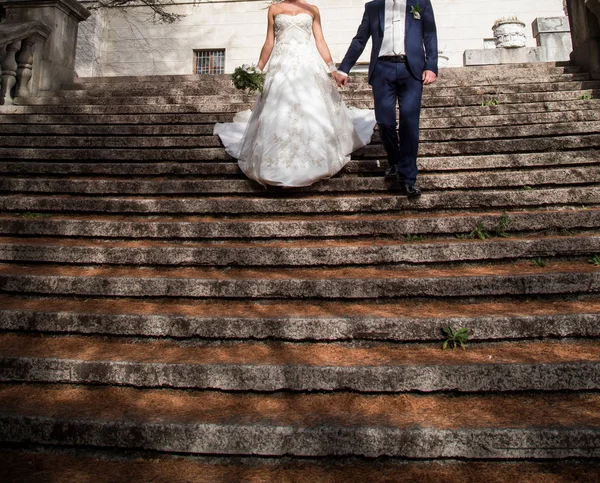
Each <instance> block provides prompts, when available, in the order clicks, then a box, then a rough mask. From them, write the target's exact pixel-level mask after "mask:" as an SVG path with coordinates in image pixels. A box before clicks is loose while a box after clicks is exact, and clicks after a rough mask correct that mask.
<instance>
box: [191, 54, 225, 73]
mask: <svg viewBox="0 0 600 483" xmlns="http://www.w3.org/2000/svg"><path fill="white" fill-rule="evenodd" d="M224 73H225V51H224V50H194V74H224Z"/></svg>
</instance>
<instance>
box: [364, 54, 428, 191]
mask: <svg viewBox="0 0 600 483" xmlns="http://www.w3.org/2000/svg"><path fill="white" fill-rule="evenodd" d="M371 86H372V87H373V97H374V99H375V118H376V119H377V124H378V125H379V136H380V137H381V140H382V142H383V146H384V148H385V151H386V153H387V156H388V163H389V165H390V166H396V168H397V170H398V175H399V180H400V181H401V182H404V183H408V184H414V183H415V182H416V181H417V153H418V151H419V119H420V117H421V97H422V95H423V82H422V81H420V80H417V79H415V78H414V77H413V76H412V75H411V73H410V72H409V70H408V65H407V64H404V63H393V62H387V61H383V60H381V61H378V62H377V65H376V66H375V70H374V71H373V76H372V77H371ZM396 103H398V106H399V108H400V126H399V128H397V125H396ZM398 135H400V137H398Z"/></svg>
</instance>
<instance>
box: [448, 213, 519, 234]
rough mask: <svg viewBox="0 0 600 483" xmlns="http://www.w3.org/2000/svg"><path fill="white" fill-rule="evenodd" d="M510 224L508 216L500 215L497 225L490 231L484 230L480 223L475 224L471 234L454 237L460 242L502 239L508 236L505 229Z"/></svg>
mask: <svg viewBox="0 0 600 483" xmlns="http://www.w3.org/2000/svg"><path fill="white" fill-rule="evenodd" d="M511 222H512V221H511V219H510V216H508V214H507V213H502V216H501V217H500V220H499V221H498V224H497V225H496V226H495V227H494V228H492V229H491V230H488V229H486V228H485V225H484V224H483V222H480V223H478V224H477V226H476V227H475V229H474V230H473V231H472V232H470V233H459V234H457V235H456V238H458V239H461V240H466V239H469V238H478V239H480V240H488V239H490V238H494V237H499V238H504V237H507V236H508V233H506V229H507V228H508V226H509V225H510V224H511Z"/></svg>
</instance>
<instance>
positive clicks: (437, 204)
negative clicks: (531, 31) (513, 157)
mask: <svg viewBox="0 0 600 483" xmlns="http://www.w3.org/2000/svg"><path fill="white" fill-rule="evenodd" d="M284 193H285V192H284ZM280 194H281V193H280ZM597 204H600V188H599V187H597V186H589V187H570V188H552V189H550V188H548V189H532V190H471V191H447V192H433V193H427V192H425V193H424V194H423V196H421V197H420V198H419V199H417V200H407V199H406V197H404V196H396V195H394V194H393V193H389V194H387V193H381V194H375V193H373V194H362V195H358V196H357V195H350V194H344V195H335V194H331V195H320V196H317V195H311V196H300V194H298V195H296V196H295V197H292V196H287V197H281V196H274V197H273V198H267V197H265V196H261V197H256V198H249V197H242V196H237V197H234V196H213V197H205V196H195V197H180V198H177V197H175V196H172V195H171V196H153V197H140V196H132V197H123V196H110V197H100V196H89V197H86V196H68V195H50V196H48V195H47V196H43V195H24V194H20V195H3V196H0V211H24V212H34V214H35V213H37V212H47V211H59V212H60V211H66V212H88V213H90V212H91V213H147V214H150V213H153V214H165V213H174V214H177V215H184V214H196V215H198V214H210V215H215V214H217V213H218V214H229V215H240V214H247V213H248V214H250V213H252V214H257V213H260V214H269V215H290V214H298V215H301V214H307V213H311V214H312V213H314V214H322V213H346V214H356V213H361V212H362V213H365V214H368V213H377V212H389V211H398V210H402V211H407V210H408V211H421V210H433V209H438V210H440V209H441V210H452V209H467V208H468V209H476V208H477V209H485V210H489V209H493V208H495V209H500V208H504V209H510V210H516V209H524V208H528V207H542V206H547V207H556V206H569V207H578V206H579V207H581V206H582V205H585V207H588V205H597Z"/></svg>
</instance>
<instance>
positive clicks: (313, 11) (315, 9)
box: [306, 3, 321, 17]
mask: <svg viewBox="0 0 600 483" xmlns="http://www.w3.org/2000/svg"><path fill="white" fill-rule="evenodd" d="M306 8H307V9H308V10H310V13H311V14H312V16H313V17H317V16H319V15H320V14H321V13H320V12H319V7H317V6H316V5H312V4H310V3H307V4H306Z"/></svg>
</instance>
